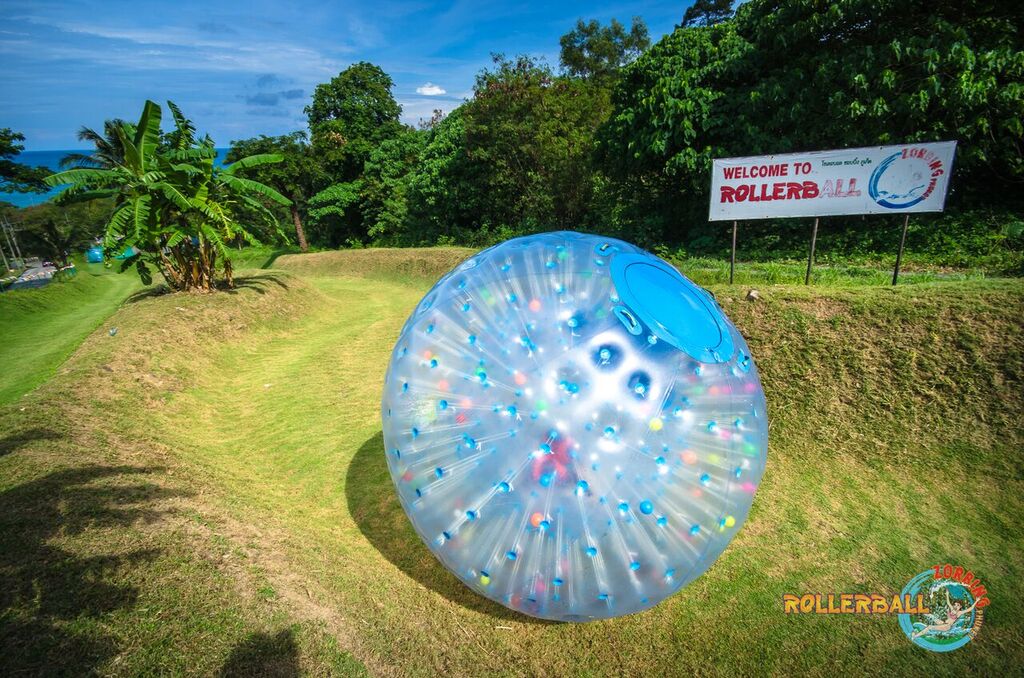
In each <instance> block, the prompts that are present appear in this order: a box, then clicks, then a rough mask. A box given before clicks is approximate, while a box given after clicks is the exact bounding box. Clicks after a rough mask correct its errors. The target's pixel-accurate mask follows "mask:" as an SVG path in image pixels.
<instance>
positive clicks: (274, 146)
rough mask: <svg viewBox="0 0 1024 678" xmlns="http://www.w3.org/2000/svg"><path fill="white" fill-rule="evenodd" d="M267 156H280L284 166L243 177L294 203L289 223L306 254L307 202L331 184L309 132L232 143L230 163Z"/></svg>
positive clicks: (261, 168)
mask: <svg viewBox="0 0 1024 678" xmlns="http://www.w3.org/2000/svg"><path fill="white" fill-rule="evenodd" d="M267 154H273V155H277V156H280V158H281V162H279V163H273V164H267V165H259V166H257V167H253V168H252V169H247V170H241V171H240V172H239V175H240V176H245V177H249V178H251V179H255V180H256V181H258V182H260V183H262V184H265V185H267V186H270V187H272V188H273V189H274V190H276V191H277V192H278V193H280V194H282V195H284V196H285V197H287V198H288V199H289V200H290V201H291V205H290V206H289V210H288V212H289V219H290V221H291V222H292V225H293V226H294V228H295V235H296V238H297V240H298V243H299V247H300V249H302V250H303V251H305V250H306V249H308V247H309V245H308V242H307V238H306V233H305V229H304V228H303V223H302V222H303V219H304V218H305V216H306V203H307V200H308V199H309V197H310V196H311V195H313V194H314V193H315V192H316V188H317V187H318V186H320V185H322V184H324V183H326V182H327V181H328V178H327V176H326V173H325V171H324V168H323V165H322V163H321V162H320V159H319V158H318V157H317V155H316V154H315V153H314V152H313V149H312V148H311V147H310V146H309V144H308V143H306V133H305V132H292V133H291V134H285V135H281V136H266V135H261V136H259V137H255V138H252V139H242V140H240V141H232V142H231V149H230V150H229V151H228V155H227V158H226V159H227V162H229V163H233V162H235V161H237V160H241V159H242V158H245V157H247V156H251V155H267ZM267 203H268V204H267V207H270V208H274V203H273V201H267Z"/></svg>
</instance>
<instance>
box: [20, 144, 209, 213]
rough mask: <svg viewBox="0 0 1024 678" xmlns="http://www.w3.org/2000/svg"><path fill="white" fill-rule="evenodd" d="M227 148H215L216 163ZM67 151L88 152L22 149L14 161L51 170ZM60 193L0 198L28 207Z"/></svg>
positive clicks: (57, 190)
mask: <svg viewBox="0 0 1024 678" xmlns="http://www.w3.org/2000/svg"><path fill="white" fill-rule="evenodd" d="M228 150H229V149H227V148H218V149H217V158H216V159H215V160H214V162H216V163H217V164H218V165H223V164H224V158H225V157H227V154H228ZM68 153H88V149H85V150H82V149H73V150H68V151H22V153H21V154H20V155H18V156H16V157H15V158H14V161H15V162H18V163H21V164H22V165H29V166H30V167H37V166H40V165H42V166H43V167H49V168H50V169H52V170H53V171H55V172H56V171H57V170H59V169H60V159H61V158H63V157H64V156H65V155H67V154H68ZM58 193H60V189H59V188H54V189H51V190H50V191H47V192H46V193H4V192H3V191H0V200H2V201H4V202H9V203H12V204H14V205H16V206H18V207H29V206H31V205H38V204H39V203H42V202H46V201H47V200H49V199H50V198H52V197H53V196H55V195H57V194H58Z"/></svg>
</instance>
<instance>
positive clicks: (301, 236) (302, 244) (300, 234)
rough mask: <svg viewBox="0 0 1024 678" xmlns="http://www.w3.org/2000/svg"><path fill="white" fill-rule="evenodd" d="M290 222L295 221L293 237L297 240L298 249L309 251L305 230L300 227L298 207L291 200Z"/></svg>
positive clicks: (300, 220)
mask: <svg viewBox="0 0 1024 678" xmlns="http://www.w3.org/2000/svg"><path fill="white" fill-rule="evenodd" d="M292 222H294V223H295V237H296V238H298V240H299V249H300V250H302V251H303V252H307V251H309V243H308V242H306V230H305V229H304V228H302V219H301V218H300V217H299V208H298V206H297V205H296V204H295V200H294V199H293V200H292Z"/></svg>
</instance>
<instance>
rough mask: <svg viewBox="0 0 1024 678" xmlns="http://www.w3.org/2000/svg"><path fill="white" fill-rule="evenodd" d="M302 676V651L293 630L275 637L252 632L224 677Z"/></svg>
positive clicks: (230, 659)
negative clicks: (300, 654)
mask: <svg viewBox="0 0 1024 678" xmlns="http://www.w3.org/2000/svg"><path fill="white" fill-rule="evenodd" d="M300 674H301V671H300V668H299V648H298V646H297V645H296V643H295V636H294V634H293V633H292V630H291V629H284V630H283V631H280V632H278V633H276V634H274V635H270V634H269V633H251V634H249V635H248V636H247V637H246V638H245V640H243V641H242V642H240V643H239V644H238V645H236V646H235V647H234V648H233V649H232V650H231V654H230V655H229V656H228V658H227V661H225V662H224V666H222V667H221V670H220V674H219V675H221V676H224V678H228V677H231V676H279V677H280V678H290V677H291V676H298V675H300Z"/></svg>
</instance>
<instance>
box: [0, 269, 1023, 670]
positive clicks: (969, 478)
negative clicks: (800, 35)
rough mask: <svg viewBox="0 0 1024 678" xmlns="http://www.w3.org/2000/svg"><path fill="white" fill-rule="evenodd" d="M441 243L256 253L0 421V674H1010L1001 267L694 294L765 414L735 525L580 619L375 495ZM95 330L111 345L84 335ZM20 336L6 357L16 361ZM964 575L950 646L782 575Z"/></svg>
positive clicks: (1016, 341)
mask: <svg viewBox="0 0 1024 678" xmlns="http://www.w3.org/2000/svg"><path fill="white" fill-rule="evenodd" d="M468 254H469V252H468V251H461V250H450V249H444V250H436V251H435V250H419V251H408V252H406V251H395V250H390V251H388V250H383V251H382V250H367V251H362V252H360V251H356V252H345V253H322V254H311V255H285V256H280V257H277V258H276V260H275V261H274V264H273V265H274V266H276V267H277V268H278V269H280V270H277V271H270V272H255V271H254V272H251V273H250V274H248V275H246V276H243V278H242V284H241V285H240V288H239V289H238V290H237V291H236V292H234V293H223V294H216V295H210V296H190V295H166V296H150V297H144V298H140V299H136V300H135V301H134V302H133V303H131V304H126V305H125V306H123V307H122V308H120V309H119V310H118V311H117V312H116V313H115V314H114V315H113V316H111V317H110V318H109V319H107V320H106V321H105V322H104V323H103V325H102V326H101V327H100V328H99V329H97V330H96V331H95V332H94V333H92V334H91V335H89V337H88V338H87V339H86V340H85V341H84V342H83V343H82V344H81V346H80V347H79V348H78V349H77V350H76V351H75V352H74V354H73V355H72V356H71V357H70V359H68V360H67V362H65V363H64V364H63V365H62V366H61V367H60V369H59V370H57V373H56V375H55V376H54V377H53V378H52V379H50V380H49V381H47V382H46V383H45V384H43V385H42V386H41V387H40V388H38V389H36V390H34V391H32V392H31V393H28V394H27V395H25V396H22V397H21V398H19V399H17V400H16V401H15V402H13V403H12V404H11V405H9V406H7V407H5V408H3V409H2V410H0V573H2V576H3V580H4V582H5V587H4V591H3V593H0V670H2V671H3V672H4V673H12V672H14V671H16V670H28V671H31V672H39V671H44V672H49V671H53V670H55V669H57V668H59V667H69V666H73V667H75V668H76V672H85V671H88V670H95V671H97V672H100V673H105V674H125V675H137V674H139V673H151V672H167V673H184V672H189V673H193V672H194V673H216V672H223V673H226V674H238V675H244V674H251V673H254V672H260V671H263V672H266V673H274V672H278V673H280V672H288V671H290V670H293V669H296V670H302V671H307V672H310V673H315V674H326V673H338V674H350V673H359V672H363V671H369V672H370V673H374V674H377V673H380V674H395V673H403V674H404V673H411V674H417V675H436V674H453V675H470V674H479V673H481V672H494V673H501V674H508V673H512V674H523V673H530V674H538V673H540V674H558V675H561V674H595V675H601V674H611V673H616V674H617V673H630V674H645V675H646V674H649V675H671V674H700V675H708V674H723V675H731V674H737V673H741V674H751V673H764V672H773V673H792V672H797V671H798V672H801V673H811V674H816V675H825V674H835V673H837V672H847V671H867V672H872V673H881V672H886V673H893V672H899V673H903V672H913V673H925V672H927V673H932V674H940V675H944V674H950V675H951V674H954V673H964V672H974V673H982V674H1006V673H1008V672H1011V671H1012V670H1014V668H1015V667H1019V666H1021V665H1024V649H1022V648H1024V620H1021V618H1020V616H1019V614H1018V612H1017V607H1018V605H1017V601H1018V600H1020V599H1021V598H1022V597H1024V583H1022V581H1024V555H1022V551H1021V549H1020V544H1021V541H1022V534H1024V528H1022V527H1021V525H1022V524H1024V499H1022V497H1024V476H1022V473H1021V468H1022V461H1024V460H1022V455H1024V430H1022V426H1021V423H1020V422H1021V416H1022V414H1024V328H1022V321H1021V319H1022V318H1024V285H1022V284H1021V283H1020V281H984V280H970V281H959V282H956V283H928V284H918V285H908V286H905V287H904V286H901V287H897V288H895V289H892V288H889V287H849V288H845V287H844V288H832V287H830V288H824V289H821V288H811V289H807V288H804V287H802V286H785V285H776V286H769V287H761V288H760V290H761V293H762V299H761V300H759V301H755V302H748V301H746V300H745V299H744V298H743V294H742V293H743V292H745V288H740V287H734V288H729V287H726V286H712V287H711V289H712V291H713V292H714V293H715V294H716V296H717V298H718V299H719V300H720V302H721V303H722V305H723V307H724V308H725V310H726V312H727V314H728V315H729V316H730V317H731V318H732V319H733V320H734V321H735V322H736V324H737V326H738V327H739V328H740V330H741V331H742V332H743V334H744V335H745V336H746V337H747V339H748V341H749V343H750V345H751V348H752V350H753V353H754V357H755V359H756V360H757V362H758V366H759V368H760V370H761V373H762V379H763V382H764V387H765V391H766V395H767V398H768V406H769V416H770V418H771V429H770V446H769V460H768V467H767V471H766V474H765V477H764V482H763V484H762V486H761V488H760V489H759V491H758V494H757V498H756V500H755V503H754V508H753V511H752V514H751V517H750V520H749V522H748V523H747V524H746V526H745V527H744V529H743V530H742V531H741V532H740V533H739V534H738V535H737V538H736V539H735V540H734V542H733V543H732V545H731V546H730V547H729V549H728V550H727V551H726V552H725V553H724V554H723V556H722V557H721V559H720V560H719V561H718V562H717V563H716V564H715V565H714V566H713V567H712V568H711V569H710V570H709V571H708V572H707V573H706V574H705V575H703V576H702V577H700V578H699V579H698V580H697V581H695V582H694V583H693V584H691V585H690V586H689V587H687V588H686V589H684V590H683V591H682V592H680V593H679V594H678V595H676V596H673V597H672V598H670V599H668V600H667V601H665V602H664V603H663V604H661V605H659V606H658V607H656V608H655V609H653V610H651V611H649V612H646V613H643V614H640V615H633V616H630V617H626V618H621V619H616V620H610V621H605V622H596V623H591V624H582V625H579V624H577V625H569V624H550V623H544V622H539V621H536V620H533V619H530V618H527V617H523V616H520V615H518V614H515V613H513V612H511V611H509V610H506V609H505V608H503V607H500V606H498V605H495V604H493V603H491V602H489V601H487V600H485V599H483V598H480V597H478V596H477V595H476V594H474V593H473V592H472V591H470V590H469V589H467V588H466V587H464V586H463V585H462V584H461V583H460V582H459V581H458V580H456V579H455V578H454V577H453V576H452V575H450V574H449V573H448V572H447V571H446V570H445V569H444V568H442V567H441V566H440V564H438V562H437V561H436V560H434V558H433V557H432V556H431V554H430V553H429V551H428V550H427V549H426V547H425V546H423V545H422V543H421V542H420V541H419V539H418V537H416V535H415V533H414V532H413V531H412V528H411V526H410V525H409V523H408V521H407V519H406V518H405V516H404V514H403V513H402V511H401V508H400V507H399V504H398V501H397V499H396V497H395V495H394V492H393V490H392V487H391V481H390V478H389V476H388V472H387V467H386V465H385V461H384V454H383V449H382V442H381V434H380V420H379V413H378V406H379V394H380V389H381V384H382V378H383V371H384V368H385V366H386V361H387V357H388V354H389V352H390V350H391V346H392V344H393V342H394V340H395V338H396V336H397V334H398V331H399V329H400V327H401V325H402V323H403V322H404V320H405V318H406V316H407V314H408V313H409V312H410V311H411V309H412V308H413V306H414V305H415V304H416V302H417V301H418V300H419V298H420V296H421V295H422V294H423V292H425V291H426V289H427V288H428V287H429V285H430V281H431V280H432V278H434V277H436V275H437V274H438V273H439V272H443V271H445V270H447V269H448V268H450V267H451V266H452V265H454V264H455V263H456V262H457V261H459V260H460V259H461V258H464V257H465V256H467V255H468ZM111 326H117V327H118V328H119V331H118V332H117V334H116V335H114V336H111V335H110V334H109V332H108V331H107V330H108V328H109V327H111ZM12 350H13V349H12ZM947 561H948V562H956V563H961V564H963V565H965V566H967V567H970V568H972V569H973V571H974V572H976V573H978V574H979V575H980V576H981V577H982V578H983V579H984V580H985V581H986V584H987V586H988V588H989V591H990V597H991V598H992V605H991V606H990V607H989V608H988V609H987V610H986V616H985V626H984V628H983V629H982V631H981V634H980V636H979V637H978V639H977V640H976V641H975V642H972V643H970V644H969V645H968V646H967V647H965V648H963V649H962V650H958V651H957V652H954V653H951V654H949V655H937V654H931V653H927V652H925V651H924V650H921V649H919V648H916V647H914V646H913V645H911V644H910V643H909V642H908V641H907V640H906V638H904V637H903V635H902V634H901V632H900V631H899V629H898V626H897V623H896V620H895V619H894V618H892V617H881V616H869V617H865V616H860V615H857V616H853V615H843V616H829V617H818V616H785V615H783V614H782V604H781V598H782V595H783V593H803V592H832V591H834V592H843V591H846V592H853V591H856V592H862V591H863V592H879V593H897V592H898V591H899V590H900V589H901V588H902V587H903V585H904V584H905V583H906V581H907V580H909V579H910V577H912V576H913V575H915V574H917V573H918V572H921V571H923V570H925V569H928V568H929V567H931V566H932V565H933V564H937V563H942V562H947Z"/></svg>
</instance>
